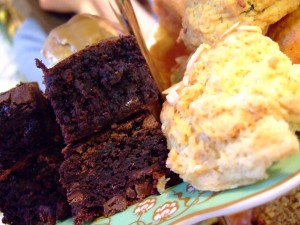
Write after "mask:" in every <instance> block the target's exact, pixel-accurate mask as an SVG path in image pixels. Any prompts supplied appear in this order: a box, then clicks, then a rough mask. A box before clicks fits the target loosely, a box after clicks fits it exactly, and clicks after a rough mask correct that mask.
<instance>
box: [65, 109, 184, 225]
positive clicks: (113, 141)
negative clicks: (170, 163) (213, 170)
mask: <svg viewBox="0 0 300 225" xmlns="http://www.w3.org/2000/svg"><path fill="white" fill-rule="evenodd" d="M63 153H64V155H65V161H64V162H63V163H62V165H61V168H60V176H61V179H60V181H61V183H62V185H63V187H65V188H66V189H67V193H68V194H67V198H68V201H69V203H70V205H71V208H72V214H73V218H74V220H75V224H77V225H79V224H82V222H86V221H92V220H93V219H95V217H97V216H101V215H104V216H110V215H112V214H114V213H116V212H118V211H122V210H125V209H126V208H127V207H128V206H129V205H132V204H134V203H136V202H137V201H140V200H141V199H144V198H145V197H147V196H149V195H152V194H157V193H158V190H157V184H158V182H159V179H164V178H165V179H167V178H171V179H170V180H169V181H168V184H167V185H169V186H170V185H174V184H176V183H178V182H180V180H179V178H178V176H177V175H175V174H173V173H172V172H170V170H168V169H167V168H166V166H165V163H166V158H167V154H168V150H167V145H166V140H165V138H164V136H163V134H162V132H161V129H160V124H159V123H158V122H157V121H156V120H155V119H154V117H153V116H152V115H150V114H148V113H146V112H143V113H141V114H138V115H136V116H134V117H132V118H130V119H126V120H125V121H123V122H122V123H119V124H114V125H112V126H111V129H108V130H106V131H104V132H101V133H98V134H95V135H93V136H90V137H89V138H86V139H84V140H81V142H79V143H76V144H69V145H68V146H67V147H66V148H65V149H64V150H63Z"/></svg>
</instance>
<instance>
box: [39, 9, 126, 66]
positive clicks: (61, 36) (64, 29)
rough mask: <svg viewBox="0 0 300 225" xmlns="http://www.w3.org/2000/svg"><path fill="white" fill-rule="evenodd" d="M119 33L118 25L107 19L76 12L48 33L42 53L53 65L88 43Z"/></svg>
mask: <svg viewBox="0 0 300 225" xmlns="http://www.w3.org/2000/svg"><path fill="white" fill-rule="evenodd" d="M121 33H122V31H121V28H120V27H119V25H118V24H115V23H113V22H111V21H109V20H107V19H104V18H101V17H99V16H96V15H91V14H77V15H75V16H73V17H72V18H71V19H70V20H69V21H68V22H66V23H64V24H62V25H60V26H58V27H56V28H54V29H53V30H52V31H51V32H50V33H49V35H48V37H47V38H46V41H45V44H44V46H43V49H42V54H43V56H44V57H45V59H47V60H48V62H49V63H50V64H51V65H55V64H56V63H58V62H60V61H62V60H63V59H65V58H67V57H68V56H70V55H71V54H73V53H75V52H77V51H79V50H81V49H83V48H85V47H86V46H88V45H92V44H95V43H97V42H99V41H101V40H104V39H106V38H109V37H114V36H118V35H119V34H121ZM74 34H76V35H74Z"/></svg>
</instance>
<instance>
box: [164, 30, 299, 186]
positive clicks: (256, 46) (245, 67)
mask: <svg viewBox="0 0 300 225" xmlns="http://www.w3.org/2000/svg"><path fill="white" fill-rule="evenodd" d="M299 86H300V65H298V64H292V62H291V61H290V59H289V58H288V57H287V56H286V55H285V54H283V53H282V52H281V51H280V50H279V46H278V44H277V43H276V42H274V41H272V40H271V39H270V38H268V37H266V36H264V35H263V34H262V31H261V29H260V28H259V27H257V26H238V25H235V26H233V27H232V28H231V29H229V30H228V31H227V32H226V33H225V34H224V35H223V36H222V37H221V39H220V40H219V41H218V42H216V43H215V44H214V45H212V46H210V45H207V44H202V45H200V47H199V48H198V49H197V51H196V52H195V53H194V54H193V55H192V57H191V59H190V61H189V63H188V65H187V70H186V71H185V74H184V77H183V80H182V81H181V82H180V83H178V84H177V85H175V86H173V87H171V88H170V89H169V90H168V91H167V92H168V95H167V96H166V99H167V101H166V102H165V103H164V105H163V109H162V112H161V121H162V130H163V132H164V134H165V136H166V137H167V140H168V148H169V149H170V153H169V155H168V160H167V167H169V168H171V170H173V171H174V172H176V173H178V174H179V175H180V177H181V178H182V179H183V180H184V181H186V182H188V183H190V184H191V185H193V186H194V187H195V188H197V189H199V190H209V191H220V190H224V189H231V188H235V187H238V186H241V185H248V184H251V183H255V182H256V181H258V180H262V179H265V178H267V177H268V174H267V172H266V169H267V168H268V167H270V166H271V165H272V164H273V163H274V162H276V161H278V160H282V159H284V158H285V157H287V156H289V155H292V154H294V153H296V152H298V151H299V142H298V138H297V136H296V135H295V131H296V130H299V129H300V107H297V106H298V105H299V104H298V101H299V99H300V90H299Z"/></svg>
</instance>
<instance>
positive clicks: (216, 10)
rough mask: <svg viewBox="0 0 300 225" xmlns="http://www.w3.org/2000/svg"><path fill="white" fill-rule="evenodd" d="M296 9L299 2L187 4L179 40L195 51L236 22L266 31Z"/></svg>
mask: <svg viewBox="0 0 300 225" xmlns="http://www.w3.org/2000/svg"><path fill="white" fill-rule="evenodd" d="M299 5H300V0H293V1H291V0H265V1H261V0H226V1H223V0H201V1H199V0H187V1H186V6H185V11H184V15H183V24H182V25H183V28H182V32H181V35H180V38H181V39H182V40H183V41H184V43H185V44H186V45H187V46H188V47H189V48H190V49H196V48H197V47H198V46H199V45H200V44H202V43H207V44H212V43H213V42H214V41H216V40H218V39H219V37H220V35H221V34H222V33H224V32H225V31H226V30H227V29H228V28H230V27H231V26H232V25H233V24H235V23H237V22H239V23H241V24H245V25H255V26H259V27H260V28H261V29H262V30H263V31H267V29H268V26H269V25H270V24H273V23H275V22H276V21H278V20H280V19H281V18H282V17H284V16H285V15H286V14H288V13H290V12H292V11H294V10H296V9H297V8H298V7H299Z"/></svg>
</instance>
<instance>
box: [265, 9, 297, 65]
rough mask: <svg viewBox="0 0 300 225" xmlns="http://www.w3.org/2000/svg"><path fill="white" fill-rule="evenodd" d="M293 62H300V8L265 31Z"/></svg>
mask: <svg viewBox="0 0 300 225" xmlns="http://www.w3.org/2000/svg"><path fill="white" fill-rule="evenodd" d="M267 35H268V36H269V37H271V38H272V39H273V40H274V41H276V42H277V43H278V44H279V46H280V49H281V51H283V52H284V53H285V54H287V56H289V57H290V59H291V60H292V62H293V63H297V64H300V8H298V9H297V10H295V11H294V12H292V13H290V14H288V15H286V16H285V17H284V18H282V19H281V20H279V21H278V22H277V23H275V24H272V25H271V26H270V28H269V31H268V33H267Z"/></svg>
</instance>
